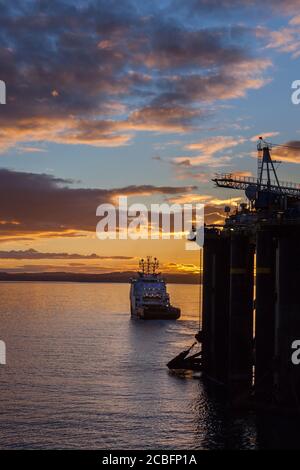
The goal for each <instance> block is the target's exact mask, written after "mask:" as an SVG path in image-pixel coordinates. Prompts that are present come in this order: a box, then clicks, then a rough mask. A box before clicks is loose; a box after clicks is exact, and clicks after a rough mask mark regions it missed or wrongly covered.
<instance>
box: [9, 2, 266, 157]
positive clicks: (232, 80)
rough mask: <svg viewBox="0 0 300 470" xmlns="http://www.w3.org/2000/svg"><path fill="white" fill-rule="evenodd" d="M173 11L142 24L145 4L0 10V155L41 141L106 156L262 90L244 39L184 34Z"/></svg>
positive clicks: (185, 127)
mask: <svg viewBox="0 0 300 470" xmlns="http://www.w3.org/2000/svg"><path fill="white" fill-rule="evenodd" d="M204 3H205V2H204ZM206 6H207V5H206ZM173 8H174V3H173V2H170V3H169V5H167V4H166V5H164V6H161V7H160V8H159V9H155V8H154V7H153V9H152V11H151V14H150V15H149V14H147V13H149V11H148V10H149V5H146V4H145V5H144V4H141V3H140V2H135V1H130V0H124V1H122V2H117V1H114V0H112V1H110V2H107V1H105V0H96V1H86V2H84V3H83V2H77V3H75V2H69V1H68V0H60V1H58V0H52V1H51V2H39V1H36V0H27V1H26V2H25V3H21V2H17V3H11V2H6V3H4V4H3V5H2V6H1V18H0V30H1V47H0V64H1V68H0V72H1V79H3V80H4V81H5V82H6V83H7V95H8V96H7V103H8V104H7V106H6V108H5V113H3V114H1V116H0V142H1V144H0V150H2V151H6V150H8V149H9V148H11V147H12V146H18V147H22V146H24V143H28V144H30V146H31V147H33V148H35V147H36V144H37V143H40V142H47V141H48V142H55V143H60V144H81V145H92V146H107V147H114V146H121V145H128V144H129V143H130V142H131V141H132V139H133V138H134V136H135V134H136V133H137V132H140V131H148V132H169V133H183V132H186V131H189V130H192V129H194V128H195V127H196V126H198V125H199V122H202V121H203V120H205V119H207V118H208V117H209V116H210V115H211V113H212V110H211V109H209V105H210V104H211V103H215V102H219V101H220V100H227V99H234V98H239V97H243V96H244V95H245V93H246V92H247V90H250V89H257V88H260V87H261V86H263V85H264V84H266V83H267V82H268V80H267V77H266V76H265V72H266V70H267V68H268V67H269V66H270V61H268V60H267V59H265V58H264V59H262V58H259V57H256V56H254V55H253V49H254V47H253V41H255V40H256V39H255V32H254V31H253V30H251V29H250V28H247V27H243V26H238V27H229V26H224V27H218V28H217V27H213V26H211V27H201V26H198V27H197V28H191V27H190V25H189V24H188V23H187V22H186V21H185V19H184V18H183V17H181V16H180V15H177V16H176V17H175V16H173V17H172V18H171V14H172V13H173V11H174V10H173ZM150 10H151V8H150ZM37 148H38V146H37Z"/></svg>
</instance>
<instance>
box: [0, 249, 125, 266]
mask: <svg viewBox="0 0 300 470" xmlns="http://www.w3.org/2000/svg"><path fill="white" fill-rule="evenodd" d="M0 259H30V260H40V259H61V260H65V259H84V260H95V259H102V260H103V259H115V260H129V259H133V257H132V256H100V255H97V254H96V253H92V254H90V255H83V254H78V253H42V252H40V251H37V250H35V249H33V248H30V249H28V250H11V251H1V250H0ZM72 264H73V263H72Z"/></svg>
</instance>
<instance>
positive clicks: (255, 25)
mask: <svg viewBox="0 0 300 470" xmlns="http://www.w3.org/2000/svg"><path fill="white" fill-rule="evenodd" d="M299 7H300V0H287V1H279V0H267V1H265V2H258V1H255V0H244V1H237V0H218V1H217V0H188V1H183V0H160V1H157V0H152V1H145V2H141V1H139V0H132V1H130V0H122V1H114V0H105V1H104V0H103V1H102V0H95V1H88V0H87V1H75V0H72V1H71V0H70V1H68V0H60V1H57V0H51V1H50V0H49V1H48V0H41V1H37V0H35V1H33V0H22V1H19V0H12V1H10V2H5V1H0V8H1V15H0V80H3V81H4V82H5V84H6V104H4V105H0V120H1V122H0V124H1V125H0V194H1V205H0V270H1V271H7V272H23V271H26V272H29V271H30V272H36V271H74V272H93V273H94V272H99V273H100V272H101V273H102V272H110V271H124V270H135V269H136V267H137V262H138V259H139V258H140V257H144V256H146V255H153V256H157V257H158V258H159V259H160V261H161V267H162V269H163V271H166V272H169V271H170V272H182V273H185V272H197V271H198V269H199V268H198V264H199V252H198V251H196V250H195V251H187V250H186V249H185V241H184V240H173V239H171V240H131V239H129V240H99V239H98V238H97V237H96V225H97V222H98V221H99V218H97V217H96V209H97V206H98V205H99V204H102V203H107V204H114V205H115V204H116V203H117V201H118V196H122V195H123V196H124V195H125V196H127V197H128V198H129V199H128V200H129V203H144V204H146V205H147V206H150V204H151V203H163V202H166V203H185V202H191V203H196V202H201V203H204V204H205V213H206V220H207V222H222V221H223V220H224V211H223V208H224V206H225V205H231V206H232V207H235V206H236V204H238V203H239V202H242V201H243V200H244V195H243V193H240V192H238V191H232V190H220V189H218V188H215V187H214V184H213V183H212V181H211V179H212V177H213V175H214V174H215V173H216V172H220V173H221V172H227V173H237V174H239V175H245V176H251V175H255V174H256V168H257V162H256V140H257V137H258V136H260V135H262V136H264V137H265V138H266V139H267V140H269V141H271V142H274V143H292V145H293V146H294V147H300V123H299V118H300V105H298V106H297V105H295V104H293V103H292V101H291V95H292V91H293V90H292V88H291V86H292V82H293V81H294V80H297V79H300V72H299V57H300V14H299V11H300V10H299ZM273 154H274V156H275V158H276V159H277V160H278V159H280V160H281V161H282V163H281V165H280V167H279V170H278V171H279V176H280V179H282V180H284V181H292V182H299V181H300V177H299V176H300V174H299V162H300V153H298V152H297V151H287V150H285V151H281V152H279V151H278V150H276V151H275V150H273Z"/></svg>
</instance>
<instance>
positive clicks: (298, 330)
mask: <svg viewBox="0 0 300 470" xmlns="http://www.w3.org/2000/svg"><path fill="white" fill-rule="evenodd" d="M276 284H277V292H278V299H277V307H276V331H275V350H276V354H277V364H278V368H277V372H276V374H275V382H276V383H275V386H276V390H277V399H278V401H279V403H280V404H282V406H283V407H284V408H291V409H294V410H297V411H299V407H300V364H299V365H296V364H293V362H292V354H293V352H294V351H295V350H293V349H292V344H293V342H294V341H295V340H300V225H299V223H298V224H297V225H296V224H286V225H285V226H281V227H280V234H279V241H278V249H277V273H276Z"/></svg>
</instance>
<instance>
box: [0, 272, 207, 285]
mask: <svg viewBox="0 0 300 470" xmlns="http://www.w3.org/2000/svg"><path fill="white" fill-rule="evenodd" d="M133 277H136V273H135V272H131V271H127V272H112V273H101V274H87V273H84V274H83V273H66V272H53V273H45V272H42V273H7V272H0V282H8V281H13V282H29V281H31V282H33V281H36V282H89V283H96V282H98V283H118V284H123V283H128V282H129V281H130V279H131V278H133ZM163 277H164V279H165V280H166V282H167V283H170V284H199V275H197V274H176V273H174V274H170V273H169V274H165V275H163Z"/></svg>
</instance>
